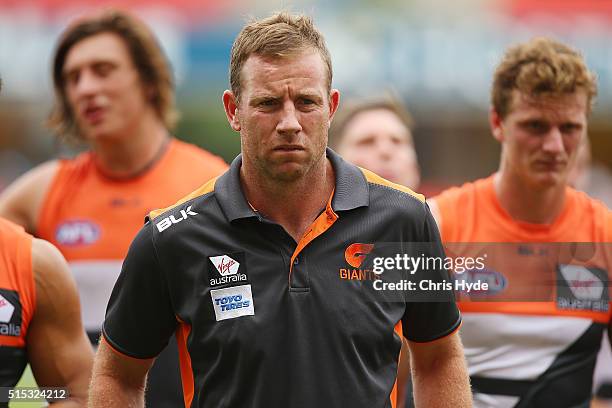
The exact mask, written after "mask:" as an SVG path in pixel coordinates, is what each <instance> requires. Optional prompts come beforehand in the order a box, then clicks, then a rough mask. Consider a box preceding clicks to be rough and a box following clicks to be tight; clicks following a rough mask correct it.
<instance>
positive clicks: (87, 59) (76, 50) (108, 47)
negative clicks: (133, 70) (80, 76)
mask: <svg viewBox="0 0 612 408" xmlns="http://www.w3.org/2000/svg"><path fill="white" fill-rule="evenodd" d="M95 62H114V63H116V64H127V65H133V64H132V59H131V57H130V54H129V52H128V49H127V46H126V44H125V41H123V39H122V38H121V37H120V36H119V35H118V34H115V33H112V32H102V33H99V34H94V35H91V36H89V37H85V38H84V39H82V40H81V41H79V42H77V43H76V44H74V45H73V46H72V47H71V48H70V50H69V51H68V54H67V55H66V60H65V62H64V68H63V72H64V73H66V72H69V71H71V70H74V69H77V68H79V67H81V66H83V65H87V64H91V63H95Z"/></svg>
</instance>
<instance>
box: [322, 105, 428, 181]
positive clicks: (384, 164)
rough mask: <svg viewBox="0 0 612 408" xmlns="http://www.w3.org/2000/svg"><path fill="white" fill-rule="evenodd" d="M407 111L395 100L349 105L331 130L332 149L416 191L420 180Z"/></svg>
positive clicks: (411, 121)
mask: <svg viewBox="0 0 612 408" xmlns="http://www.w3.org/2000/svg"><path fill="white" fill-rule="evenodd" d="M413 126H414V121H413V120H412V116H411V115H410V113H409V112H408V110H407V109H406V108H405V107H404V106H402V104H401V103H400V102H399V101H397V100H394V99H392V98H381V99H373V100H364V101H359V102H353V103H351V102H349V103H348V104H347V105H346V108H344V109H342V110H341V111H340V112H339V113H338V117H337V118H336V119H335V121H334V124H333V126H332V129H331V130H330V147H332V148H333V149H334V150H336V152H338V154H340V155H341V156H342V157H344V158H345V159H346V160H348V161H350V162H352V163H354V164H356V165H358V166H360V167H363V168H365V169H368V170H371V171H373V172H374V173H376V174H378V175H380V176H381V177H384V178H386V179H387V180H389V181H392V182H394V183H397V184H401V185H403V186H406V187H409V188H411V189H413V190H416V189H417V188H418V186H419V183H420V181H421V174H420V171H419V163H418V160H417V154H416V150H415V148H414V140H413V138H412V128H413Z"/></svg>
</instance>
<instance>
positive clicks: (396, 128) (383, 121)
mask: <svg viewBox="0 0 612 408" xmlns="http://www.w3.org/2000/svg"><path fill="white" fill-rule="evenodd" d="M377 135H381V136H382V135H394V136H400V137H403V138H405V139H407V140H412V137H411V133H410V129H408V127H407V126H406V125H405V124H404V122H403V121H402V120H401V119H400V118H399V117H398V116H397V115H396V114H395V113H393V112H391V111H390V110H389V109H385V108H376V109H368V110H365V111H362V112H359V113H357V114H355V116H353V117H352V118H351V119H350V120H349V122H348V123H347V124H346V127H345V129H344V137H346V138H358V137H364V136H377Z"/></svg>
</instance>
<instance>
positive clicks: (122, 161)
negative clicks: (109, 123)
mask: <svg viewBox="0 0 612 408" xmlns="http://www.w3.org/2000/svg"><path fill="white" fill-rule="evenodd" d="M127 133H129V134H127ZM168 142H169V135H168V131H167V130H166V128H165V127H164V125H163V124H162V123H161V122H160V121H158V120H156V119H155V120H142V121H140V122H139V123H138V124H137V125H136V126H134V127H133V128H131V129H129V130H126V134H125V135H120V136H119V135H118V136H117V137H113V138H108V139H107V140H98V141H95V142H94V143H92V148H91V150H92V151H93V152H94V157H95V162H96V166H97V167H98V169H100V171H101V172H102V173H104V175H106V176H108V177H111V178H119V179H121V178H132V177H136V176H138V175H140V174H142V173H144V172H146V171H147V170H148V169H149V168H151V167H152V166H153V165H154V164H155V163H156V162H157V161H158V160H159V159H160V158H161V156H163V152H164V151H165V148H166V146H167V145H168Z"/></svg>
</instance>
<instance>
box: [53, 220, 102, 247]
mask: <svg viewBox="0 0 612 408" xmlns="http://www.w3.org/2000/svg"><path fill="white" fill-rule="evenodd" d="M99 238H100V227H98V225H96V224H94V223H93V222H91V221H87V220H70V221H66V222H64V223H62V224H60V225H59V227H57V230H56V232H55V239H56V240H57V242H58V243H60V244H61V245H66V246H81V245H91V244H93V243H94V242H96V241H97V240H98V239H99Z"/></svg>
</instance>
